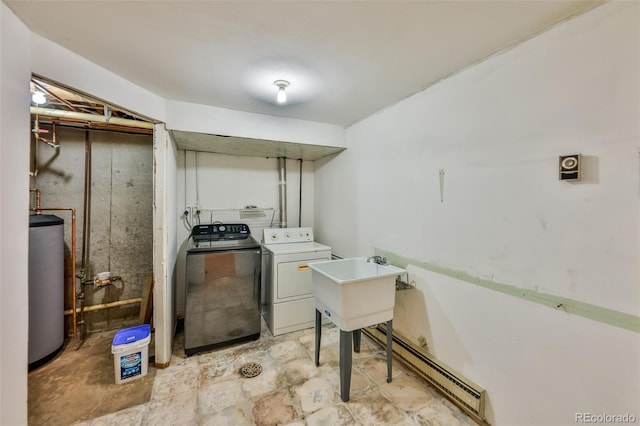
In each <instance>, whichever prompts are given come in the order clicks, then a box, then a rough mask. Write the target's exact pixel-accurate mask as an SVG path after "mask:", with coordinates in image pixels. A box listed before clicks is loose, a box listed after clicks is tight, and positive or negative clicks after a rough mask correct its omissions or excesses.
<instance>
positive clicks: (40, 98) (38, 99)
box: [31, 92, 47, 105]
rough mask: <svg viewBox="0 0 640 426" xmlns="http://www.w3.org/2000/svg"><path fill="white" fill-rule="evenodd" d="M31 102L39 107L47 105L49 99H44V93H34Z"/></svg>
mask: <svg viewBox="0 0 640 426" xmlns="http://www.w3.org/2000/svg"><path fill="white" fill-rule="evenodd" d="M31 100H32V101H33V103H34V104H37V105H40V104H46V103H47V98H45V97H44V93H42V92H33V94H32V95H31Z"/></svg>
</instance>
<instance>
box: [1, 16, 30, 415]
mask: <svg viewBox="0 0 640 426" xmlns="http://www.w3.org/2000/svg"><path fill="white" fill-rule="evenodd" d="M29 48H30V40H29V30H28V29H27V28H26V27H25V26H24V25H23V24H22V23H21V22H20V21H19V20H18V19H17V18H16V16H15V15H14V14H13V13H12V12H11V11H10V10H9V9H8V8H7V6H6V5H5V4H4V3H1V4H0V200H1V202H2V208H0V424H3V425H24V424H27V354H28V352H27V336H28V334H29V333H28V322H29V315H28V310H27V309H26V307H27V306H28V275H27V268H28V239H29V219H28V216H27V214H26V212H27V209H28V207H29V192H28V190H29V175H28V173H27V170H28V167H29V144H28V140H29V102H30V100H29V79H30V73H29V69H30V61H29ZM21 141H22V142H24V143H20V142H21Z"/></svg>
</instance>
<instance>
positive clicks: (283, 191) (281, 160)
mask: <svg viewBox="0 0 640 426" xmlns="http://www.w3.org/2000/svg"><path fill="white" fill-rule="evenodd" d="M278 169H279V170H280V180H279V181H278V186H280V228H286V227H287V159H286V158H285V157H278Z"/></svg>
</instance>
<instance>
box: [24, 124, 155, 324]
mask: <svg viewBox="0 0 640 426" xmlns="http://www.w3.org/2000/svg"><path fill="white" fill-rule="evenodd" d="M42 128H44V129H47V130H49V131H51V132H52V129H51V127H50V126H42ZM51 135H52V133H49V134H48V135H46V136H47V137H49V138H51ZM88 137H89V142H90V145H91V210H90V221H89V224H90V233H89V238H88V240H86V244H88V263H87V265H86V266H87V271H86V277H87V278H88V279H90V278H92V277H94V276H95V275H96V274H97V273H99V272H103V271H110V272H111V274H112V275H116V276H120V277H121V278H122V282H120V281H117V282H115V283H114V284H113V285H111V286H105V287H96V286H90V285H89V286H84V287H83V290H84V293H85V304H86V306H91V305H98V304H102V303H109V302H114V301H117V300H126V299H133V298H138V297H141V296H142V287H143V284H144V280H145V276H146V275H150V274H152V270H153V251H152V247H153V226H152V207H153V149H152V148H153V144H152V137H151V136H147V135H133V134H126V133H116V132H101V131H89V132H88ZM56 139H57V143H58V144H59V145H60V148H58V149H53V148H52V147H50V146H49V145H47V144H45V143H42V142H40V143H38V144H37V145H35V143H34V142H32V144H33V145H32V146H33V147H34V149H38V155H37V157H35V158H37V162H38V166H37V167H38V174H37V176H36V177H34V178H32V187H35V188H38V189H39V190H40V191H41V206H42V207H43V208H46V207H69V208H75V209H76V216H77V229H76V234H77V238H76V239H77V244H76V246H77V247H76V259H77V262H76V266H77V268H80V267H81V265H82V246H83V242H84V241H85V238H84V233H83V230H84V221H85V218H84V211H83V205H84V204H83V203H84V167H85V131H84V130H81V129H73V128H68V127H61V126H57V128H56ZM52 214H57V215H59V216H61V217H62V218H63V219H64V220H65V223H66V224H67V226H66V227H65V244H66V252H67V253H68V254H70V248H71V226H70V225H71V222H70V215H69V214H68V213H66V214H65V213H61V212H52ZM68 262H70V260H69V259H68ZM78 272H80V270H78ZM67 273H68V275H69V276H70V271H69V270H68V271H67ZM67 279H68V278H67ZM65 282H68V281H65ZM71 303H72V301H71V299H70V295H67V302H66V305H67V307H68V308H70V307H71ZM139 309H140V305H139V304H132V305H125V306H122V307H114V308H108V309H104V310H97V311H91V312H87V313H85V318H84V321H85V324H86V329H85V330H86V331H89V332H90V331H97V330H112V329H117V328H122V327H128V326H131V325H136V324H137V323H138V312H139Z"/></svg>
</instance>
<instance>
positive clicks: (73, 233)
mask: <svg viewBox="0 0 640 426" xmlns="http://www.w3.org/2000/svg"><path fill="white" fill-rule="evenodd" d="M37 194H38V192H36V197H37ZM38 203H39V201H38ZM53 210H64V211H71V290H72V292H71V295H72V300H73V308H72V309H73V338H74V339H77V338H78V319H77V316H76V309H77V308H76V297H77V292H76V209H74V208H67V207H47V208H44V209H43V208H40V206H38V208H37V209H31V211H35V212H36V214H40V212H42V211H53Z"/></svg>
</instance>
